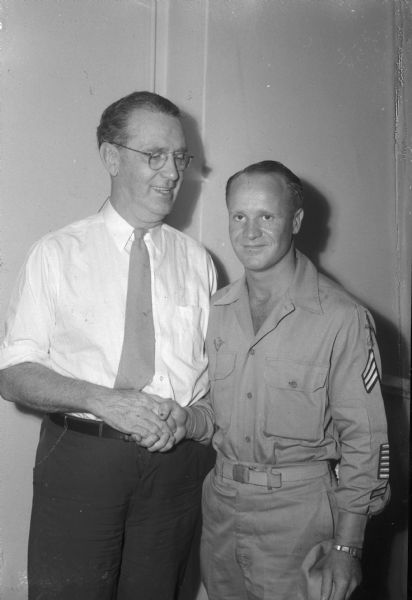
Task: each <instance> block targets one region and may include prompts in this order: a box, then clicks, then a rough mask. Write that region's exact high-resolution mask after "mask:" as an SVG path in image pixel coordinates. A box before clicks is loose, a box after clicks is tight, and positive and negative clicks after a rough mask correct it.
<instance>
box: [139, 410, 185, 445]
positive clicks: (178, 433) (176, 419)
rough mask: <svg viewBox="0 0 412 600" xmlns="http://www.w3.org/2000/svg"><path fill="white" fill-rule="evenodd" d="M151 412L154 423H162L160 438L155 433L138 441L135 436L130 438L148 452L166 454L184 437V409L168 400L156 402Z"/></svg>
mask: <svg viewBox="0 0 412 600" xmlns="http://www.w3.org/2000/svg"><path fill="white" fill-rule="evenodd" d="M152 412H153V414H154V416H155V418H156V419H155V420H156V421H157V419H160V420H161V421H162V422H163V428H162V434H161V435H160V437H159V436H158V435H157V434H156V433H154V434H149V435H148V436H146V437H140V439H139V437H137V436H132V437H133V439H134V440H135V441H136V442H137V443H138V444H139V445H141V446H144V447H145V448H147V450H149V452H156V451H158V452H167V451H168V450H170V449H171V448H172V447H173V446H174V445H176V444H178V443H179V442H180V441H181V440H182V439H183V438H184V437H185V435H186V426H185V425H186V420H187V413H186V411H185V410H184V408H182V407H181V406H180V405H179V404H178V403H177V402H175V401H174V400H172V399H170V398H169V399H167V400H161V401H160V402H157V406H154V407H153V409H152Z"/></svg>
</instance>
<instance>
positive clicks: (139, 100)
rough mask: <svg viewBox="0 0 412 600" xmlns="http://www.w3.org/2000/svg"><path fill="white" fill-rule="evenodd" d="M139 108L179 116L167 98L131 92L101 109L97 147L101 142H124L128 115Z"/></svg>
mask: <svg viewBox="0 0 412 600" xmlns="http://www.w3.org/2000/svg"><path fill="white" fill-rule="evenodd" d="M139 108H142V109H145V110H150V111H152V112H160V113H164V114H166V115H171V116H172V117H177V118H180V117H181V114H180V110H179V108H178V107H177V106H176V105H175V104H173V102H171V101H170V100H168V99H167V98H164V97H163V96H159V94H154V93H153V92H132V93H131V94H129V95H128V96H124V97H123V98H120V100H116V102H113V104H110V106H108V107H107V108H106V109H105V110H104V111H103V114H102V116H101V118H100V123H99V126H98V128H97V143H98V145H99V148H100V146H101V145H102V143H103V142H113V143H114V142H117V143H119V144H126V143H127V127H128V123H129V116H130V114H131V113H132V112H133V111H134V110H136V109H139Z"/></svg>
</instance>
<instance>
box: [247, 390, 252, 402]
mask: <svg viewBox="0 0 412 600" xmlns="http://www.w3.org/2000/svg"><path fill="white" fill-rule="evenodd" d="M246 396H247V397H248V398H249V400H250V399H251V398H252V396H253V394H252V392H248V393H247V394H246Z"/></svg>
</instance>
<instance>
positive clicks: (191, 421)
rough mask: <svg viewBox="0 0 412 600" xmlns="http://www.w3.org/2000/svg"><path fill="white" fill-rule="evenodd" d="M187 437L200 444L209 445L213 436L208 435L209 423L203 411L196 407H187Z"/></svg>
mask: <svg viewBox="0 0 412 600" xmlns="http://www.w3.org/2000/svg"><path fill="white" fill-rule="evenodd" d="M185 411H186V414H187V420H186V437H187V438H189V439H191V440H196V441H198V442H203V443H208V442H209V441H210V439H211V436H210V435H208V433H209V432H208V423H207V419H206V417H205V415H204V413H203V411H201V410H199V409H197V408H196V407H195V406H186V407H185Z"/></svg>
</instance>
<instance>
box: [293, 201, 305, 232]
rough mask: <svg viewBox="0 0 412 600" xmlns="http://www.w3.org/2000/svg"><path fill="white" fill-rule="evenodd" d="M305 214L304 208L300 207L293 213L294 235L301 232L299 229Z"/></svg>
mask: <svg viewBox="0 0 412 600" xmlns="http://www.w3.org/2000/svg"><path fill="white" fill-rule="evenodd" d="M303 215H304V212H303V208H298V210H297V211H296V212H295V214H294V215H293V224H292V231H293V234H294V235H296V234H297V233H299V230H300V227H301V225H302V221H303Z"/></svg>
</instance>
